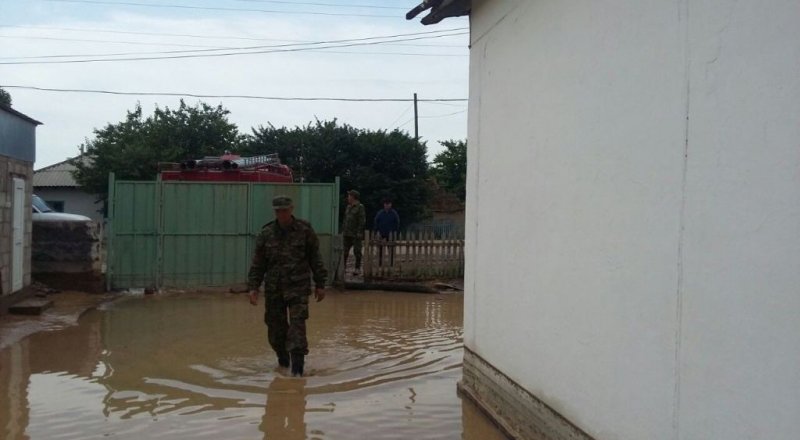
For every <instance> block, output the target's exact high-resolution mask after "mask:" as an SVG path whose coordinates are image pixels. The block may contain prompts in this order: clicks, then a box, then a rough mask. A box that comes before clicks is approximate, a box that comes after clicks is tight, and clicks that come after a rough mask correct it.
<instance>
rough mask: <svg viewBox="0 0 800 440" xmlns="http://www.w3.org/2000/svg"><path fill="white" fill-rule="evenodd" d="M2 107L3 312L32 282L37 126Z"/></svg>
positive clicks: (0, 270)
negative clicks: (16, 295) (32, 209)
mask: <svg viewBox="0 0 800 440" xmlns="http://www.w3.org/2000/svg"><path fill="white" fill-rule="evenodd" d="M38 125H41V122H39V121H37V120H35V119H33V118H31V117H29V116H27V115H25V114H23V113H20V112H18V111H16V110H14V109H13V108H11V107H8V106H5V105H0V229H1V230H2V234H0V311H2V310H4V309H5V307H6V306H7V305H8V304H9V303H10V302H11V301H12V300H13V299H12V298H11V296H12V294H17V293H20V292H22V291H23V290H24V288H25V287H28V286H29V285H30V283H31V229H32V228H31V194H32V191H33V185H32V181H33V162H34V161H35V160H36V126H38Z"/></svg>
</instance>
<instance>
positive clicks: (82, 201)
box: [34, 187, 103, 225]
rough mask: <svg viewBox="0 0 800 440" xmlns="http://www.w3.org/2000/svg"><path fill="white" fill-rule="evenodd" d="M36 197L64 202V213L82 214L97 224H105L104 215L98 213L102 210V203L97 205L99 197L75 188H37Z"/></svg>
mask: <svg viewBox="0 0 800 440" xmlns="http://www.w3.org/2000/svg"><path fill="white" fill-rule="evenodd" d="M34 191H35V192H36V195H38V196H39V197H41V198H42V199H43V200H45V201H51V200H55V201H62V202H64V212H68V213H70V214H80V215H85V216H86V217H89V218H90V219H92V220H94V221H95V222H96V223H97V224H99V225H102V224H103V214H102V213H101V212H98V210H100V209H101V208H102V204H101V203H95V201H96V200H97V196H94V195H91V194H87V193H85V192H83V191H80V190H78V189H75V188H51V187H47V188H43V187H39V188H35V189H34Z"/></svg>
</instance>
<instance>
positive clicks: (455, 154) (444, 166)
mask: <svg viewBox="0 0 800 440" xmlns="http://www.w3.org/2000/svg"><path fill="white" fill-rule="evenodd" d="M439 143H440V144H441V145H442V146H443V147H445V149H444V151H442V152H441V153H439V154H437V155H436V157H435V158H434V159H433V167H432V169H431V173H432V174H433V177H434V178H435V179H436V181H437V182H438V183H439V184H440V185H441V186H442V187H443V188H444V189H446V190H447V191H449V192H451V193H453V194H455V195H456V196H458V198H459V200H461V201H462V202H463V201H464V200H465V199H466V196H467V142H466V141H455V140H449V141H442V142H439Z"/></svg>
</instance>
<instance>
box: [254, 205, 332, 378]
mask: <svg viewBox="0 0 800 440" xmlns="http://www.w3.org/2000/svg"><path fill="white" fill-rule="evenodd" d="M272 207H273V208H274V209H275V220H274V221H272V222H270V223H267V224H266V225H264V227H263V228H262V229H261V232H260V233H259V234H258V236H257V237H256V246H255V252H254V253H253V261H252V264H251V265H250V271H249V273H248V283H247V284H248V286H247V287H248V289H249V290H250V304H252V305H254V306H255V305H257V304H258V289H259V288H260V287H261V285H262V284H264V296H265V300H266V311H265V313H264V322H265V323H266V324H267V335H268V338H269V344H270V346H271V347H272V349H273V350H275V353H276V354H277V355H278V364H279V365H280V366H281V367H289V365H290V364H291V367H292V375H294V376H302V375H303V369H304V365H305V356H306V355H307V354H308V339H307V338H306V320H307V319H308V297H309V296H310V295H311V278H312V277H311V275H312V274H313V281H314V287H315V288H314V297H315V298H316V299H317V302H319V301H322V300H323V299H324V298H325V291H324V290H323V289H324V288H325V280H326V279H327V276H328V272H327V271H326V270H325V266H324V265H323V264H322V256H321V255H320V252H319V239H318V238H317V234H316V233H315V232H314V229H313V228H312V227H311V224H310V223H308V222H307V221H305V220H300V219H298V218H295V217H294V215H292V213H293V212H294V206H293V204H292V199H290V198H289V197H286V196H278V197H275V198H274V199H273V200H272ZM287 312H288V313H287Z"/></svg>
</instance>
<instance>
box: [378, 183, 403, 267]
mask: <svg viewBox="0 0 800 440" xmlns="http://www.w3.org/2000/svg"><path fill="white" fill-rule="evenodd" d="M372 229H373V230H374V231H377V232H378V234H380V236H381V238H382V239H383V240H389V239H390V238H393V237H392V234H393V233H394V234H396V233H398V232H399V231H400V215H399V214H397V211H395V210H394V209H393V208H392V200H391V199H388V198H387V199H383V209H381V210H380V211H378V214H376V215H375V221H374V225H373V228H372ZM389 258H390V262H389V265H394V246H389ZM378 264H379V265H383V246H381V247H380V252H379V253H378Z"/></svg>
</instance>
